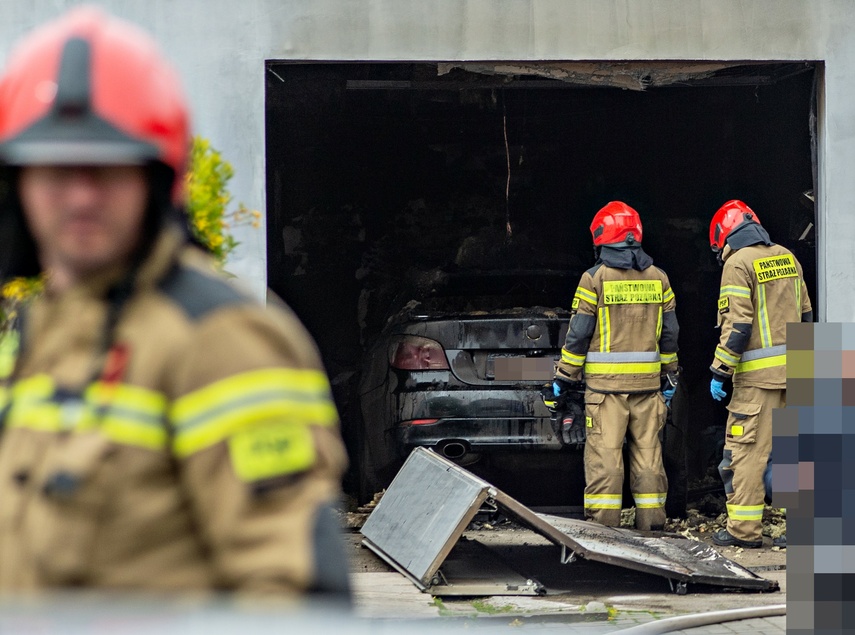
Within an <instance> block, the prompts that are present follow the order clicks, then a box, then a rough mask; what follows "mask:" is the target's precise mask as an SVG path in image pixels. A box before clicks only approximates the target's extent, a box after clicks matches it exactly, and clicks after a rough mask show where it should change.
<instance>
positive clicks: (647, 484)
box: [585, 390, 668, 530]
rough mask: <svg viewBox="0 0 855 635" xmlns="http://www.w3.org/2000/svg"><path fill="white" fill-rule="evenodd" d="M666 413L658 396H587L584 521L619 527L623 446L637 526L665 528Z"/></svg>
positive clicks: (659, 394) (666, 481) (600, 394)
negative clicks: (663, 437) (663, 439)
mask: <svg viewBox="0 0 855 635" xmlns="http://www.w3.org/2000/svg"><path fill="white" fill-rule="evenodd" d="M666 416H667V407H666V405H665V400H664V399H663V397H662V395H661V393H659V392H649V393H639V394H626V393H623V394H606V393H598V392H593V391H591V390H588V391H586V393H585V426H586V431H587V440H586V442H585V517H586V518H588V519H589V520H594V521H596V522H598V523H600V524H602V525H608V526H610V527H618V526H620V511H621V507H622V494H623V479H624V466H623V445H624V439H626V441H627V446H628V447H627V449H628V451H629V475H630V482H629V485H630V490H631V491H632V495H633V498H634V499H635V526H636V528H637V529H643V530H649V529H652V528H660V527H661V526H662V525H663V524H664V523H665V495H666V493H667V491H668V479H667V478H666V476H665V468H664V466H663V464H662V443H661V441H660V439H659V432H660V431H661V430H662V428H663V426H664V425H665V418H666Z"/></svg>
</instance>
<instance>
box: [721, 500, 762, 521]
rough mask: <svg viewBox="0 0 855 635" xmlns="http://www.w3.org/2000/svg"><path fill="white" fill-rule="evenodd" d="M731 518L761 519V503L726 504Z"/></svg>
mask: <svg viewBox="0 0 855 635" xmlns="http://www.w3.org/2000/svg"><path fill="white" fill-rule="evenodd" d="M727 515H728V516H729V517H730V518H731V519H732V520H763V505H731V504H729V503H728V505H727Z"/></svg>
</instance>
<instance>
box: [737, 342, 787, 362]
mask: <svg viewBox="0 0 855 635" xmlns="http://www.w3.org/2000/svg"><path fill="white" fill-rule="evenodd" d="M786 354H787V345H786V344H778V345H777V346H769V347H768V348H755V349H753V350H750V351H745V352H744V353H742V361H743V362H750V361H751V360H754V359H763V358H764V357H775V356H776V355H786Z"/></svg>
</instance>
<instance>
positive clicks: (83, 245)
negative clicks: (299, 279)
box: [0, 7, 349, 599]
mask: <svg viewBox="0 0 855 635" xmlns="http://www.w3.org/2000/svg"><path fill="white" fill-rule="evenodd" d="M188 149H189V128H188V115H187V107H186V104H185V100H184V97H183V95H182V92H181V89H180V87H179V82H178V79H177V76H176V74H175V73H174V71H173V70H172V68H171V67H170V66H169V64H168V63H167V62H166V61H165V60H164V59H163V58H162V57H161V54H160V53H159V52H158V49H157V47H156V45H155V44H154V42H153V41H152V40H151V39H150V38H149V37H148V36H147V35H145V34H144V33H143V32H141V31H139V30H138V29H137V28H136V27H134V26H132V25H130V24H128V23H126V22H123V21H120V20H118V19H115V18H112V17H109V16H107V15H106V14H104V13H102V12H101V11H99V10H97V9H94V8H88V7H83V8H77V9H74V10H72V11H70V12H69V13H67V14H66V15H64V16H62V17H61V18H59V19H57V20H56V21H54V22H51V23H49V24H46V25H44V26H42V27H40V28H38V29H37V30H35V31H34V32H33V33H32V34H30V35H29V36H27V37H26V38H25V39H24V40H23V41H22V42H21V44H20V45H19V46H18V47H17V49H16V50H15V51H14V52H13V53H12V55H11V57H10V58H9V62H8V65H7V67H6V69H5V71H4V72H3V74H2V76H0V162H2V164H3V174H2V179H3V183H0V186H2V187H0V190H2V196H3V199H2V201H0V225H2V227H0V240H2V241H3V245H2V248H0V275H2V278H3V279H8V278H10V277H13V276H21V275H34V274H39V273H44V274H46V276H47V282H46V291H45V293H44V294H42V296H41V297H39V298H37V299H36V301H35V302H34V303H33V304H32V305H31V307H29V310H28V311H27V314H26V316H25V319H24V320H23V322H24V324H25V327H24V328H23V329H22V331H21V346H20V351H19V354H18V357H17V359H16V361H15V364H14V366H13V369H12V371H11V375H10V376H9V377H7V378H6V381H5V384H4V385H3V386H2V388H0V395H2V398H3V405H4V408H3V409H2V433H0V515H2V518H3V520H2V522H0V563H2V566H0V592H3V593H22V592H28V591H37V590H44V589H52V588H61V587H69V586H74V587H91V588H111V589H123V590H135V589H136V590H140V589H146V590H192V589H198V590H214V589H217V590H235V591H247V592H265V593H277V594H279V595H291V596H294V595H301V594H304V593H307V592H311V591H319V592H323V593H326V594H327V595H328V596H331V597H338V598H345V599H346V598H347V597H348V596H349V586H348V581H347V569H346V564H345V558H344V557H343V556H344V553H343V550H342V547H341V545H340V544H339V536H338V532H337V523H336V522H335V517H334V515H333V514H332V512H331V510H330V504H331V503H333V502H334V501H335V499H336V497H337V495H338V492H339V479H340V477H341V475H342V472H343V469H344V466H345V461H346V458H345V452H344V448H343V445H342V443H341V440H340V436H339V432H338V422H337V416H336V411H335V407H334V406H333V403H332V400H331V398H330V389H329V383H328V380H327V377H326V375H325V373H324V371H323V369H322V366H321V362H320V359H319V356H318V353H317V350H316V348H315V346H314V343H313V342H312V340H311V339H310V337H309V335H308V334H307V332H306V331H305V329H304V328H303V327H302V325H301V324H300V322H299V321H298V320H297V319H296V317H295V316H294V315H293V314H292V313H290V312H289V311H288V310H287V309H284V308H282V309H266V308H264V307H263V306H260V305H259V304H258V303H257V302H255V301H254V300H253V299H251V298H249V297H248V296H246V295H245V294H243V293H242V292H239V291H237V290H236V289H235V288H233V287H232V286H231V285H229V284H228V283H227V282H226V281H225V280H223V279H222V278H221V277H220V276H219V275H216V274H214V273H212V272H213V271H214V269H215V267H214V266H213V264H214V263H213V261H212V260H211V258H210V257H209V256H208V255H207V254H205V253H203V252H202V251H201V250H200V249H198V248H196V247H195V246H192V245H191V244H190V242H189V240H188V232H187V223H186V220H185V219H184V216H183V213H182V212H181V190H180V187H179V184H180V183H181V181H182V180H183V177H184V171H185V167H186V162H187V159H188Z"/></svg>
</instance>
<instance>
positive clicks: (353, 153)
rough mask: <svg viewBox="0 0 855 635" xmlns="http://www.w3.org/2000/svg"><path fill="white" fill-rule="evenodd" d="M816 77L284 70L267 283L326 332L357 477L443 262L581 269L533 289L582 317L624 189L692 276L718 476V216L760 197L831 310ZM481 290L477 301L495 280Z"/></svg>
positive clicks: (444, 68)
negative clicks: (594, 227) (409, 310)
mask: <svg viewBox="0 0 855 635" xmlns="http://www.w3.org/2000/svg"><path fill="white" fill-rule="evenodd" d="M820 72H821V66H820V65H819V64H816V63H762V64H757V63H743V64H733V63H731V64H723V63H722V64H711V63H703V64H701V63H697V64H688V63H683V64H676V63H634V64H605V63H604V64H594V63H587V64H582V63H566V64H557V63H555V64H531V63H526V64H522V63H520V64H510V63H502V64H486V63H479V64H465V63H460V64H437V63H293V62H279V61H270V62H268V63H267V72H266V159H267V202H268V209H267V221H268V222H267V231H268V235H267V245H268V253H267V262H268V282H269V286H270V288H271V289H272V290H273V291H274V292H275V293H276V294H278V295H279V296H281V297H282V298H283V299H284V300H285V301H286V302H287V303H288V304H290V305H291V306H292V307H293V308H294V310H295V311H296V312H297V313H298V314H299V315H300V317H301V318H302V319H303V321H304V322H305V323H306V325H307V326H308V328H309V330H310V331H311V332H312V334H313V335H314V337H315V338H316V340H317V342H318V344H319V347H320V349H321V353H322V356H323V359H324V363H325V364H326V367H327V370H328V372H329V374H330V376H331V378H332V381H333V386H334V392H335V396H336V400H337V404H338V407H339V410H340V412H341V415H342V418H343V424H344V432H345V436H346V439H347V442H348V445H349V450H350V451H351V455H352V457H354V458H355V459H356V460H355V466H356V469H362V468H364V466H363V465H361V464H360V463H361V461H360V460H359V453H360V450H359V447H358V446H359V443H360V439H359V437H360V434H361V433H360V432H359V429H358V427H357V423H356V422H357V420H358V419H359V418H360V417H361V413H360V404H359V401H360V399H359V382H360V377H361V376H362V374H363V373H362V371H363V361H364V356H365V352H366V350H368V349H369V348H370V347H371V346H372V344H373V343H375V342H376V341H377V338H378V336H379V334H380V333H381V331H382V329H383V327H384V325H385V324H386V323H387V321H388V319H389V317H390V313H391V312H394V311H395V310H397V308H398V307H399V306H401V305H405V304H406V300H407V294H408V293H415V291H414V289H418V287H419V285H422V286H424V285H428V286H430V285H432V284H433V283H434V281H433V280H432V279H431V277H430V276H431V275H435V272H437V271H442V272H445V273H447V272H448V271H449V270H460V269H461V268H466V267H470V268H474V269H476V270H478V271H481V272H487V271H504V270H507V269H508V268H516V269H524V270H527V271H529V272H539V271H548V272H551V274H555V273H557V274H560V273H562V272H563V273H565V274H566V276H567V279H568V280H572V281H573V282H569V283H566V282H562V284H564V285H565V286H562V287H560V288H561V289H564V293H563V297H559V298H557V299H556V295H555V293H554V292H553V291H551V290H550V291H547V290H546V287H554V286H555V285H554V284H552V283H550V284H549V285H545V286H544V289H543V290H542V293H543V294H544V295H543V297H542V298H537V297H535V298H533V299H532V300H531V301H532V302H534V303H535V304H541V305H544V306H558V307H564V308H569V306H570V303H571V300H572V296H573V293H574V290H575V280H576V279H577V278H576V277H577V276H578V275H579V274H580V273H581V272H582V271H584V270H585V269H587V268H588V267H590V266H591V265H592V264H593V262H594V257H593V251H592V247H591V237H590V233H589V230H588V227H589V225H590V221H591V219H592V217H593V215H594V213H595V212H596V211H597V210H598V209H599V208H600V207H602V206H603V205H604V204H605V203H607V202H608V201H611V200H616V199H619V200H623V201H625V202H627V203H629V204H630V205H632V206H633V207H635V208H636V209H637V210H638V211H639V213H640V215H641V218H642V221H643V224H644V238H643V244H644V248H645V250H646V251H647V252H648V253H649V254H650V255H651V256H652V257H653V259H654V262H655V263H656V264H657V265H658V266H660V267H662V268H663V269H664V270H665V271H666V272H667V273H668V274H669V276H670V278H671V282H672V285H673V287H674V289H675V292H676V297H677V315H678V318H679V321H680V326H681V334H680V344H681V350H680V360H681V365H682V367H683V388H682V394H680V395H679V399H680V406H679V407H677V406H676V403H675V411H674V414H675V417H676V416H679V418H680V420H681V422H680V425H681V426H682V427H683V431H684V434H685V437H686V439H687V443H688V447H687V451H688V461H687V465H688V472H689V477H690V478H691V479H694V480H696V481H702V480H703V479H704V478H708V479H711V480H710V482H711V483H714V482H715V479H714V478H711V474H712V473H713V470H712V469H711V466H713V465H714V464H715V461H716V460H717V457H718V456H720V447H719V444H720V442H721V441H722V439H721V437H722V434H721V428H722V426H723V423H724V420H725V411H724V407H723V405H721V404H717V403H714V402H713V401H712V400H711V399H710V398H709V395H708V392H707V391H708V382H709V373H708V370H707V368H708V366H709V364H710V361H711V355H712V351H713V349H714V347H715V343H716V341H717V335H718V334H717V331H716V330H715V328H714V326H715V324H716V310H717V309H716V300H717V297H718V285H719V276H720V269H719V267H718V265H717V264H716V261H715V259H714V257H713V255H712V253H711V252H710V249H709V246H708V227H709V220H710V218H711V216H712V214H713V213H714V211H715V210H716V209H717V208H718V207H719V206H720V205H721V204H722V203H723V202H725V201H726V200H729V199H733V198H739V199H742V200H744V201H745V202H747V203H748V204H749V205H750V206H751V207H752V208H753V209H754V210H755V211H756V212H757V214H758V216H759V217H760V219H761V221H762V222H763V224H764V226H765V227H766V228H767V229H768V230H769V232H770V234H771V236H772V239H773V240H774V241H776V242H778V243H781V244H783V245H784V246H786V247H788V248H789V249H791V250H793V251H794V253H795V254H796V256H797V257H798V258H799V260H800V261H801V262H802V264H803V266H804V269H805V274H806V277H807V284H808V288H809V291H810V292H811V294H812V297H813V298H814V301H815V304H816V288H817V287H816V249H817V247H816V243H815V235H816V234H815V230H814V228H815V224H816V220H815V210H814V207H813V197H812V192H813V190H814V188H815V156H816V153H815V148H814V144H815V129H814V124H815V93H816V82H817V76H818V74H819V73H820ZM425 280H427V282H425ZM550 280H552V281H554V280H555V278H550ZM466 284H469V287H466V288H469V289H470V290H471V293H472V295H473V298H475V297H476V296H478V293H479V289H480V288H481V283H479V282H471V281H470V282H469V283H466ZM484 284H487V283H486V282H485V283H484ZM491 284H501V283H500V282H496V281H495V279H493V283H491ZM464 286H465V285H464ZM527 288H528V289H529V291H532V290H533V287H531V286H529V287H527ZM532 292H533V293H535V294H536V293H538V291H537V290H533V291H532ZM482 295H483V294H482ZM560 295H561V294H560V293H559V296H560ZM402 300H403V302H402ZM479 301H481V302H483V300H479ZM477 304H478V302H474V305H473V306H472V307H471V310H472V311H478V310H481V311H489V310H492V309H496V308H498V307H490V306H478V305H477ZM502 308H508V307H502ZM455 451H465V447H464V448H463V449H462V450H460V449H459V448H455ZM514 465H515V467H513V468H512V469H511V472H513V470H514V469H517V470H520V471H525V470H526V469H527V468H526V465H525V463H524V462H523V463H518V464H514ZM351 486H353V483H352V482H351ZM499 486H500V487H504V488H505V489H506V491H509V492H510V493H511V494H512V495H514V496H516V497H518V498H520V499H521V500H522V501H523V502H525V503H528V504H532V500H531V497H529V496H527V495H526V494H521V493H520V492H519V491H515V490H514V488H513V487H510V488H509V487H508V485H507V483H499ZM541 489H542V488H541ZM578 496H579V497H581V490H579V492H578ZM535 502H536V501H535Z"/></svg>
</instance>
